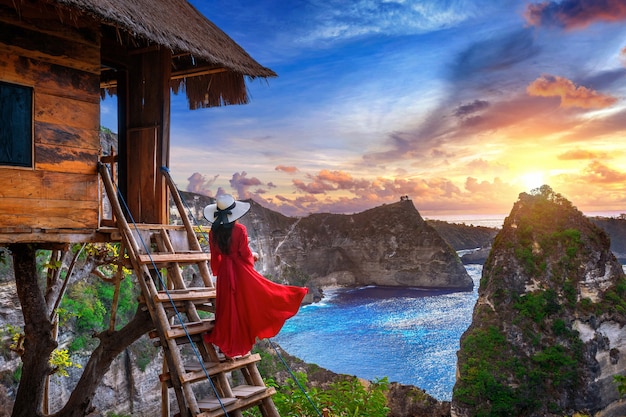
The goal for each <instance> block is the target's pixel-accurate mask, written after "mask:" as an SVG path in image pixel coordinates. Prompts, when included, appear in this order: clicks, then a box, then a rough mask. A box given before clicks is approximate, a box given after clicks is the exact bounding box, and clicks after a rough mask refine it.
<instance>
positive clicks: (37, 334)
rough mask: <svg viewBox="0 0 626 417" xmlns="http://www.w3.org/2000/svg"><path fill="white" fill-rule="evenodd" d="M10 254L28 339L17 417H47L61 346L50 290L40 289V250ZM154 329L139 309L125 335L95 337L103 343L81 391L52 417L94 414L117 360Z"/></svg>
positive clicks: (22, 247)
mask: <svg viewBox="0 0 626 417" xmlns="http://www.w3.org/2000/svg"><path fill="white" fill-rule="evenodd" d="M9 249H10V251H11V253H12V255H13V265H14V269H15V283H16V287H17V294H18V297H19V300H20V304H21V306H22V314H23V315H24V333H25V341H24V351H23V353H22V363H23V365H22V376H21V379H20V384H19V387H18V391H17V395H16V398H15V404H14V406H13V413H12V414H11V417H44V413H43V411H42V410H43V395H44V385H45V380H46V376H47V375H49V374H50V372H51V371H52V369H51V366H50V364H49V358H50V354H51V353H52V351H53V350H54V349H55V348H56V347H57V343H56V341H55V339H54V337H53V324H52V323H51V321H50V316H49V307H48V305H47V304H46V300H45V297H44V292H45V289H42V288H41V287H40V286H39V283H38V280H39V277H38V274H37V268H36V264H37V258H36V248H35V247H34V246H33V245H31V244H24V243H16V244H11V245H10V246H9ZM67 279H69V277H68V278H67ZM152 328H153V324H152V320H151V318H150V314H149V313H148V311H147V310H145V309H142V306H141V305H139V307H138V308H137V311H136V312H135V316H134V317H133V319H132V320H131V321H130V322H129V323H128V324H127V325H126V326H124V327H123V328H122V329H120V330H118V331H114V332H109V331H104V332H102V333H99V334H97V335H96V336H95V337H97V338H98V339H100V343H99V344H98V347H97V348H96V349H94V351H93V352H92V354H91V357H90V358H89V361H88V362H87V365H86V366H85V368H84V370H83V373H82V375H81V377H80V380H79V381H78V384H77V385H76V388H75V389H74V391H72V393H71V395H70V398H69V400H68V402H67V403H66V404H65V406H64V407H63V408H62V409H61V410H60V411H58V412H56V413H54V414H52V415H51V417H84V416H85V415H87V414H88V413H89V412H91V411H92V410H91V409H92V406H91V402H92V400H93V397H94V395H95V392H96V389H97V388H98V385H100V382H101V381H102V378H103V377H104V375H105V374H106V372H107V371H108V370H109V368H110V366H111V363H112V362H113V360H114V359H115V358H116V357H117V356H118V355H119V354H120V353H121V352H122V351H123V350H124V349H126V348H127V347H128V346H130V345H131V344H132V343H133V342H134V341H136V340H137V339H139V338H140V337H141V336H142V335H144V334H146V333H147V332H149V331H150V330H152Z"/></svg>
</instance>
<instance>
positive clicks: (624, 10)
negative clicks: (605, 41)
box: [524, 0, 626, 29]
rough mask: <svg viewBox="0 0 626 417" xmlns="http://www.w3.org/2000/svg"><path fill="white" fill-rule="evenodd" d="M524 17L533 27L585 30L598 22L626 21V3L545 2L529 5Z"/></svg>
mask: <svg viewBox="0 0 626 417" xmlns="http://www.w3.org/2000/svg"><path fill="white" fill-rule="evenodd" d="M524 17H525V18H526V21H527V22H528V24H530V25H533V26H559V27H562V28H564V29H583V28H585V27H587V26H589V25H590V24H592V23H594V22H596V21H605V22H619V21H622V20H626V3H624V1H623V0H604V1H597V0H563V1H559V2H557V1H544V2H542V3H532V4H529V5H528V6H527V7H526V11H525V12H524Z"/></svg>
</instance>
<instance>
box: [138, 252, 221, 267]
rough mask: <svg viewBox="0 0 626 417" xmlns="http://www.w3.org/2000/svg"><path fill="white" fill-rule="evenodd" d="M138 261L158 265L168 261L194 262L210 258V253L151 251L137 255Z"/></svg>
mask: <svg viewBox="0 0 626 417" xmlns="http://www.w3.org/2000/svg"><path fill="white" fill-rule="evenodd" d="M137 259H138V260H139V262H140V263H142V264H145V265H151V264H156V265H157V266H158V267H160V266H162V265H163V264H167V263H170V262H178V263H180V264H195V263H198V262H205V261H210V260H211V255H210V254H209V253H206V252H193V253H151V254H143V255H137Z"/></svg>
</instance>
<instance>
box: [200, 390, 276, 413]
mask: <svg viewBox="0 0 626 417" xmlns="http://www.w3.org/2000/svg"><path fill="white" fill-rule="evenodd" d="M274 394H276V390H275V389H274V388H273V387H269V388H265V389H264V390H263V391H261V392H259V393H257V394H254V395H252V396H250V397H248V398H238V399H237V401H235V402H232V403H230V404H228V405H224V408H226V412H227V413H229V412H231V411H233V410H245V409H246V408H249V407H251V406H253V405H255V404H257V403H258V402H259V401H261V400H263V399H264V398H267V397H271V396H272V395H274ZM211 400H214V401H215V402H216V403H217V405H218V407H217V408H214V409H213V410H208V409H204V408H203V407H202V406H200V402H204V400H200V401H198V405H199V406H200V410H201V411H204V412H203V413H200V414H198V416H197V417H218V416H223V415H224V410H222V408H221V407H220V406H219V402H218V401H217V399H215V398H214V399H211ZM223 402H224V399H223V398H222V403H223Z"/></svg>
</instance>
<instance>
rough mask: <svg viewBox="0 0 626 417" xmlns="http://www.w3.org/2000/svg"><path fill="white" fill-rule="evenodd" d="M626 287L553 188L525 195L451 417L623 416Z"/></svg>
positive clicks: (496, 263) (490, 285)
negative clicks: (619, 383) (619, 380)
mask: <svg viewBox="0 0 626 417" xmlns="http://www.w3.org/2000/svg"><path fill="white" fill-rule="evenodd" d="M625 296H626V278H625V276H624V271H623V270H622V267H621V265H620V264H619V263H618V262H617V260H616V259H615V256H614V255H613V254H612V253H611V251H610V249H609V239H608V237H607V235H606V233H604V232H603V231H602V230H601V229H600V228H598V227H597V226H595V225H594V224H593V223H592V222H591V221H590V220H589V219H587V218H586V217H584V216H583V215H582V213H581V212H579V211H578V210H577V209H576V208H575V207H573V206H572V205H571V203H570V202H569V201H567V200H566V199H564V198H563V197H562V196H560V195H559V194H557V193H554V192H553V191H552V190H551V189H550V187H548V186H543V187H541V188H540V189H538V190H536V191H535V192H533V193H532V194H526V193H522V194H520V197H519V200H518V201H517V202H516V203H515V205H514V206H513V209H512V211H511V213H510V215H509V216H508V217H507V218H506V219H505V222H504V226H503V228H502V230H501V231H500V233H498V235H497V237H496V239H495V241H494V244H493V249H492V251H491V254H490V255H489V258H488V259H487V262H486V264H485V266H484V269H483V276H482V279H481V284H480V288H479V297H478V301H477V303H476V306H475V308H474V313H473V320H472V324H471V325H470V327H469V328H468V330H467V331H466V332H465V333H464V334H463V336H462V338H461V348H460V350H459V352H458V364H457V375H458V376H457V382H456V385H455V387H454V392H453V398H452V405H451V408H452V411H451V414H452V416H457V417H461V416H463V417H466V416H476V415H484V416H564V415H573V414H575V413H581V414H582V415H590V416H603V417H608V416H623V415H626V405H625V404H624V403H622V402H620V401H618V400H619V394H618V386H617V384H616V383H615V381H614V378H613V376H614V375H624V374H626V356H625V353H626V328H625V327H624V325H625V324H626V301H625V300H626V299H625Z"/></svg>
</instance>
